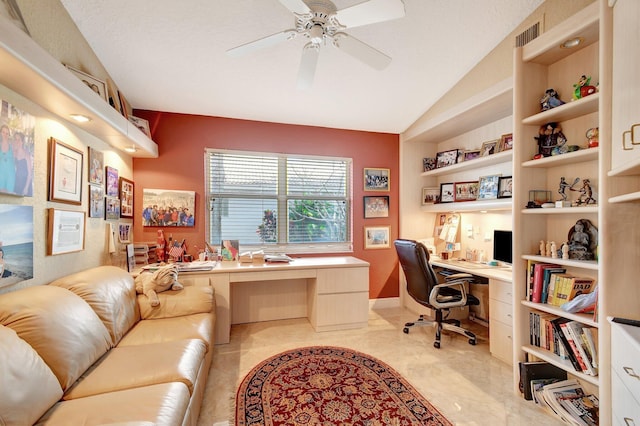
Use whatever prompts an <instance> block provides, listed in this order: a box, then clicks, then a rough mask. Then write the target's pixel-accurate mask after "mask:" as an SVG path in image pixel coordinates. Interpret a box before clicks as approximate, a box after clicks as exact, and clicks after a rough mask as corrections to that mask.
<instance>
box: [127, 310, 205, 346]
mask: <svg viewBox="0 0 640 426" xmlns="http://www.w3.org/2000/svg"><path fill="white" fill-rule="evenodd" d="M214 319H215V314H214V313H209V314H194V315H185V316H181V317H175V318H163V319H154V320H143V321H140V322H138V323H137V324H136V325H135V326H133V328H132V329H131V331H129V333H127V334H126V335H125V336H124V337H123V338H122V340H121V341H120V343H119V344H118V347H122V346H131V345H147V344H149V343H160V342H169V341H172V340H182V339H200V340H202V341H204V342H205V343H206V345H207V352H208V351H209V350H210V345H211V344H213V337H214V336H213V330H214V328H213V325H214Z"/></svg>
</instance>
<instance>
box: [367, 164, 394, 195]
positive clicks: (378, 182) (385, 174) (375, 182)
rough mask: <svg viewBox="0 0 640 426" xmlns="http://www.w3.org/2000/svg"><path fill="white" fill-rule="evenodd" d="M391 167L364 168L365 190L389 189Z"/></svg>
mask: <svg viewBox="0 0 640 426" xmlns="http://www.w3.org/2000/svg"><path fill="white" fill-rule="evenodd" d="M389 174H390V170H389V169H373V168H368V167H365V169H364V190H365V191H389V189H390V186H389Z"/></svg>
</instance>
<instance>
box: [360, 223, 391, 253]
mask: <svg viewBox="0 0 640 426" xmlns="http://www.w3.org/2000/svg"><path fill="white" fill-rule="evenodd" d="M390 236H391V226H365V227H364V248H365V250H368V249H384V248H389V247H391V245H390Z"/></svg>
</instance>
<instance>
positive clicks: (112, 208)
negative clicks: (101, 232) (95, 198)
mask: <svg viewBox="0 0 640 426" xmlns="http://www.w3.org/2000/svg"><path fill="white" fill-rule="evenodd" d="M104 218H105V220H115V219H120V200H119V199H117V198H116V197H104Z"/></svg>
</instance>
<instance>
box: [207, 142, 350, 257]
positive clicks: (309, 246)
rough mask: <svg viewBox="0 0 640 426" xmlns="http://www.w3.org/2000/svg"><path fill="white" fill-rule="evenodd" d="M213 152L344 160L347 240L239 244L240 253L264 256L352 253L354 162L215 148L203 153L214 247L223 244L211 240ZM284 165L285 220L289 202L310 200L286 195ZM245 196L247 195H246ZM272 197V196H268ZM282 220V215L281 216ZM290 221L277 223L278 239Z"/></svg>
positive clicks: (280, 200)
mask: <svg viewBox="0 0 640 426" xmlns="http://www.w3.org/2000/svg"><path fill="white" fill-rule="evenodd" d="M213 153H223V154H236V155H256V156H262V157H264V156H273V157H277V158H279V159H280V158H310V159H318V160H330V161H344V162H345V163H346V164H347V171H346V178H347V194H346V197H345V202H346V204H347V206H346V212H347V218H346V224H345V225H346V235H347V241H345V242H339V243H338V242H335V243H286V242H280V243H277V244H273V243H271V244H243V243H242V241H240V251H241V252H245V251H256V250H264V252H265V253H289V254H322V253H326V254H331V253H353V159H352V158H347V157H330V156H320V155H304V154H288V153H276V152H259V151H241V150H227V149H214V148H206V149H205V153H204V168H205V173H204V176H205V182H204V187H205V192H206V194H207V197H206V206H205V212H206V215H205V216H206V219H205V221H206V223H205V225H206V232H205V234H206V240H207V241H208V242H209V243H210V244H211V245H212V246H213V247H219V246H220V241H211V226H212V225H211V210H212V204H213V199H214V197H215V196H214V194H213V193H212V192H211V188H210V186H209V184H210V182H211V175H210V170H211V168H210V165H209V159H210V155H211V154H213ZM283 164H285V163H284V162H279V166H278V196H277V200H278V212H285V214H284V217H285V218H286V217H287V201H288V200H294V199H308V198H309V197H300V196H287V194H286V170H285V168H284V166H283ZM244 196H246V195H244ZM265 198H272V197H265ZM312 198H313V199H322V198H323V197H322V196H319V197H318V196H314V197H312ZM327 198H328V199H332V200H333V199H335V197H327ZM278 218H280V214H278ZM287 225H288V220H278V236H279V238H280V237H281V236H283V235H284V236H286V232H287V228H286V227H287Z"/></svg>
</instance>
